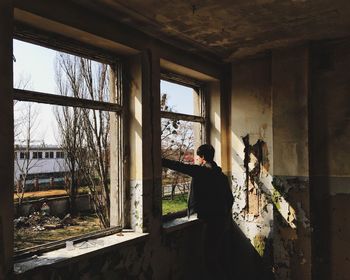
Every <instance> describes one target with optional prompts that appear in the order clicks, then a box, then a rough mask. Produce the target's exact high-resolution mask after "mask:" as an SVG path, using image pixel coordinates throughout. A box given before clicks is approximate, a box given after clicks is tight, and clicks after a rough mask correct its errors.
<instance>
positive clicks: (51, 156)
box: [45, 152, 54, 158]
mask: <svg viewBox="0 0 350 280" xmlns="http://www.w3.org/2000/svg"><path fill="white" fill-rule="evenodd" d="M45 158H54V153H53V152H45Z"/></svg>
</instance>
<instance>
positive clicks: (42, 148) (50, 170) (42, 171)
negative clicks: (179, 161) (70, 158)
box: [14, 145, 69, 184]
mask: <svg viewBox="0 0 350 280" xmlns="http://www.w3.org/2000/svg"><path fill="white" fill-rule="evenodd" d="M67 171H69V169H68V167H67V164H66V162H65V153H64V151H63V150H62V149H61V148H60V147H58V146H55V145H31V146H30V148H29V149H27V147H26V146H23V145H16V146H15V154H14V182H15V183H16V182H17V181H18V180H19V179H20V178H21V175H22V176H23V174H27V178H26V179H27V184H33V181H34V179H36V178H37V179H38V180H39V184H45V183H49V182H50V180H54V181H55V182H62V181H63V177H64V174H65V173H66V172H67ZM52 178H53V179H52Z"/></svg>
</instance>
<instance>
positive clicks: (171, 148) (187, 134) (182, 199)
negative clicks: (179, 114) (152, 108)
mask: <svg viewBox="0 0 350 280" xmlns="http://www.w3.org/2000/svg"><path fill="white" fill-rule="evenodd" d="M161 128H162V135H161V139H162V142H161V144H162V151H161V153H162V157H164V158H168V159H172V160H177V161H182V162H185V163H187V164H194V153H195V150H196V148H197V147H198V146H199V145H200V144H201V138H202V137H201V132H202V130H201V124H199V123H194V122H188V121H178V120H170V119H165V118H163V119H162V123H161ZM190 184H191V178H190V177H189V176H187V175H184V174H181V173H179V172H175V171H172V170H169V169H166V168H163V172H162V186H163V187H162V195H163V215H165V214H169V213H174V212H179V211H181V210H185V209H186V208H187V195H188V191H189V188H190Z"/></svg>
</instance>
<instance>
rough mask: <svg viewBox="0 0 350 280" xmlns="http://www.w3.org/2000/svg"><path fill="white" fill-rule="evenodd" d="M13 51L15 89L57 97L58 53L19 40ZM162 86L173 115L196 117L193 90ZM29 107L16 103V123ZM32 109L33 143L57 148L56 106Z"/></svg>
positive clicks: (41, 106)
mask: <svg viewBox="0 0 350 280" xmlns="http://www.w3.org/2000/svg"><path fill="white" fill-rule="evenodd" d="M13 49H14V51H13V52H14V58H15V61H14V63H13V68H14V87H19V88H22V87H23V86H22V85H23V83H24V82H28V83H27V85H26V87H25V89H27V90H32V91H39V92H46V93H52V94H57V89H56V83H55V59H56V53H57V52H56V51H54V50H51V49H48V48H43V47H39V46H37V45H33V44H29V43H25V42H22V41H19V40H14V43H13ZM160 86H161V93H167V95H168V102H169V106H170V107H171V108H172V109H173V111H174V112H179V113H184V114H193V95H192V94H193V91H192V89H191V88H188V87H184V86H181V85H177V84H174V83H170V82H167V81H161V84H160ZM26 103H27V102H17V103H16V105H15V109H14V115H15V119H16V118H20V117H21V115H23V114H24V110H25V104H26ZM33 107H34V108H35V111H36V112H37V118H36V125H35V127H36V128H35V133H34V137H33V139H34V140H35V141H36V142H38V143H39V142H40V143H42V142H45V144H47V145H57V144H58V142H57V136H58V133H57V129H56V127H57V125H56V120H55V117H54V110H53V107H54V106H51V105H46V104H37V103H35V104H34V106H33ZM19 138H20V136H19ZM22 140H23V139H22Z"/></svg>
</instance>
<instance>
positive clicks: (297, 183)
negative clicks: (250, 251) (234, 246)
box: [231, 47, 311, 279]
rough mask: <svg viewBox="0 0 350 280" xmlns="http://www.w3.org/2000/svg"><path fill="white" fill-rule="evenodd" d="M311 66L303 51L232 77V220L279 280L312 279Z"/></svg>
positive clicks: (237, 67)
mask: <svg viewBox="0 0 350 280" xmlns="http://www.w3.org/2000/svg"><path fill="white" fill-rule="evenodd" d="M308 63H309V61H308V50H307V48H302V47H301V48H297V49H288V50H284V51H279V52H276V51H275V52H272V55H271V56H266V57H263V58H257V59H254V60H248V61H242V62H240V63H236V64H233V70H232V71H233V84H232V108H231V111H232V112H231V126H232V127H231V129H232V150H233V153H232V174H233V189H234V193H235V197H236V200H235V205H234V210H233V216H234V219H235V221H236V223H237V225H238V226H239V227H240V228H241V229H242V231H243V232H244V233H245V234H246V236H247V237H248V238H249V239H250V242H251V244H252V245H253V246H254V248H255V250H256V251H257V252H258V253H259V254H260V256H261V257H262V259H263V261H265V263H266V264H267V265H270V266H271V267H272V270H273V272H274V276H275V278H276V279H310V277H311V241H310V211H309V176H308V175H309V170H308V165H309V162H308V102H307V100H308ZM267 245H268V246H267Z"/></svg>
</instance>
